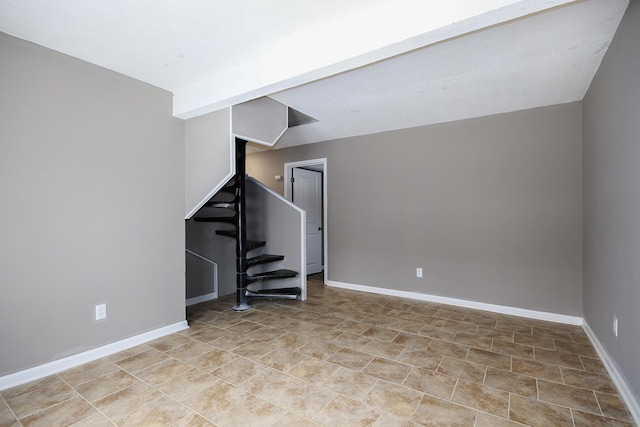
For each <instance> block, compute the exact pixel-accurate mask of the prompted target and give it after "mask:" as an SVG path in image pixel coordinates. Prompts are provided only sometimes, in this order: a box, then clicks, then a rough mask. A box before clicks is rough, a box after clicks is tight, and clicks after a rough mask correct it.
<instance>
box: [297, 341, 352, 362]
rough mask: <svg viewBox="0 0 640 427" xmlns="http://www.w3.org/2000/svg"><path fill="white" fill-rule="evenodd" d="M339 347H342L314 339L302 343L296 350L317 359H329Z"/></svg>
mask: <svg viewBox="0 0 640 427" xmlns="http://www.w3.org/2000/svg"><path fill="white" fill-rule="evenodd" d="M341 349H342V347H340V346H339V345H337V344H333V343H329V342H326V341H322V340H314V341H310V342H308V343H307V344H304V345H302V346H301V347H300V348H298V350H297V351H298V352H300V353H302V354H306V355H307V356H313V357H315V358H317V359H329V358H330V357H331V356H333V355H334V354H336V353H337V352H338V351H340V350H341Z"/></svg>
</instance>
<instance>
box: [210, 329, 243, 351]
mask: <svg viewBox="0 0 640 427" xmlns="http://www.w3.org/2000/svg"><path fill="white" fill-rule="evenodd" d="M251 341H254V340H252V339H251V338H248V337H246V336H245V335H239V334H233V333H232V334H229V335H225V336H223V337H220V338H218V339H217V340H213V341H210V342H209V343H208V344H209V345H212V346H214V347H216V348H219V349H221V350H226V351H231V350H233V349H235V348H238V347H240V346H241V345H243V344H246V343H248V342H251Z"/></svg>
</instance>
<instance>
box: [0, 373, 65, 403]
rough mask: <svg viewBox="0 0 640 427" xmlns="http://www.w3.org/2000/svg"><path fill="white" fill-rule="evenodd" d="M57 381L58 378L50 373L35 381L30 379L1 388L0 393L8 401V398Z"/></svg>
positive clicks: (58, 381)
mask: <svg viewBox="0 0 640 427" xmlns="http://www.w3.org/2000/svg"><path fill="white" fill-rule="evenodd" d="M57 383H60V378H59V377H58V376H57V375H51V376H48V377H45V378H41V379H39V380H36V381H30V382H28V383H25V384H22V385H19V386H16V387H12V388H9V389H6V390H2V391H0V395H1V396H2V398H3V399H4V400H5V401H6V402H8V401H9V400H11V399H13V398H16V397H18V396H20V395H22V394H26V393H29V392H32V391H35V390H38V389H41V388H44V387H46V386H49V385H52V384H57Z"/></svg>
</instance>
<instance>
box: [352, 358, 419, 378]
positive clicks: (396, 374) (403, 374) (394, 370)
mask: <svg viewBox="0 0 640 427" xmlns="http://www.w3.org/2000/svg"><path fill="white" fill-rule="evenodd" d="M362 372H363V373H365V374H367V375H371V376H372V377H376V378H380V379H383V380H385V381H389V382H392V383H396V384H402V383H403V382H404V380H405V378H407V375H409V372H411V366H409V365H405V364H404V363H399V362H394V361H393V360H389V359H384V358H382V357H376V358H375V359H373V360H372V361H371V362H370V363H369V364H368V365H367V366H366V367H365V368H364V369H363V370H362Z"/></svg>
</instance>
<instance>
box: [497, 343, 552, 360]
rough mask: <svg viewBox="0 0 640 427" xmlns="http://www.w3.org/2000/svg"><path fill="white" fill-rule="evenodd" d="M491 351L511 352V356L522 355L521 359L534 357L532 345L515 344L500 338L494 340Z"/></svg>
mask: <svg viewBox="0 0 640 427" xmlns="http://www.w3.org/2000/svg"><path fill="white" fill-rule="evenodd" d="M491 351H495V352H496V353H503V354H509V355H511V356H516V357H520V358H521V359H533V358H534V357H533V356H534V353H533V347H531V346H530V345H523V344H515V343H511V342H505V341H500V340H493V345H492V346H491ZM541 351H544V350H541Z"/></svg>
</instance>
